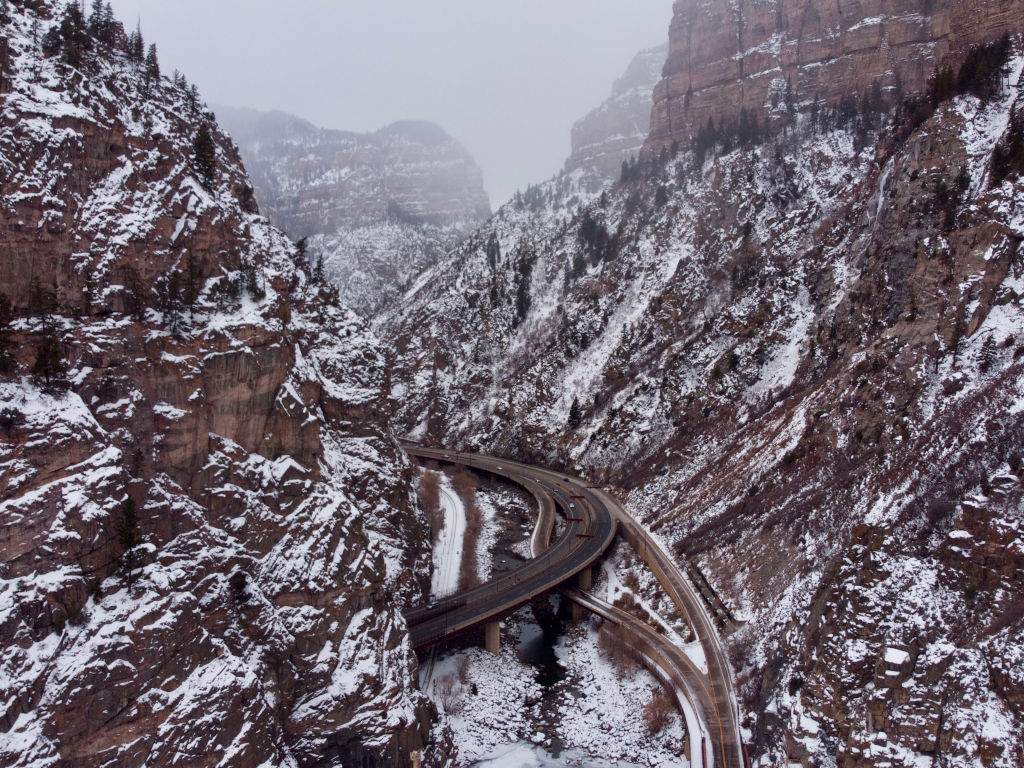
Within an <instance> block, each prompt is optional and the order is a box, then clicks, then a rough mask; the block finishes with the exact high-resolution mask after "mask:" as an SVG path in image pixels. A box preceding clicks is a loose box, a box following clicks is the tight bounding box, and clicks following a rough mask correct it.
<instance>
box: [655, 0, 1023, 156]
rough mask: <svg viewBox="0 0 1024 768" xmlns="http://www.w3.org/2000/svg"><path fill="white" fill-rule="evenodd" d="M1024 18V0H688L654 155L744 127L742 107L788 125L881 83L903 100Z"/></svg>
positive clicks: (673, 34) (662, 95)
mask: <svg viewBox="0 0 1024 768" xmlns="http://www.w3.org/2000/svg"><path fill="white" fill-rule="evenodd" d="M1022 16H1024V3H1022V2H1021V0H984V2H976V0H900V2H896V3H892V2H882V1H881V0H868V1H867V2H836V3H825V4H823V3H820V2H814V1H813V0H743V1H742V2H738V3H726V2H721V0H677V1H676V3H675V6H674V15H673V19H672V26H671V29H670V31H669V53H668V61H667V63H666V65H665V77H664V79H663V80H662V82H661V83H659V84H658V87H657V88H656V89H655V92H654V112H653V115H652V118H651V136H650V140H649V142H648V144H647V151H648V152H650V153H657V152H660V151H661V149H662V148H663V147H667V146H670V145H671V144H672V143H673V142H680V143H682V144H686V145H688V144H689V142H690V140H691V139H692V138H693V137H694V135H696V132H697V131H698V130H699V129H700V128H702V127H704V126H705V125H706V124H707V122H708V120H709V119H710V120H713V121H714V123H715V125H717V126H721V125H723V123H724V124H727V125H729V124H731V125H733V126H735V125H736V124H737V123H738V121H739V118H740V110H741V109H746V110H748V111H749V112H750V113H751V114H756V115H758V116H759V119H760V120H761V121H762V123H764V122H769V123H773V124H775V125H777V126H781V125H783V124H785V123H787V122H788V120H789V119H790V116H791V115H792V112H793V110H794V109H795V108H796V106H798V105H804V106H806V105H808V104H810V103H812V102H814V101H820V102H822V103H824V104H831V105H835V104H837V103H839V101H840V100H841V99H842V98H844V97H849V96H853V97H858V98H859V97H860V96H861V95H862V94H864V93H865V92H866V91H869V90H870V89H872V87H873V86H874V85H875V84H876V83H877V84H878V85H879V86H880V88H881V89H882V90H883V92H884V94H885V95H886V96H887V97H889V98H890V99H891V100H892V102H893V103H895V102H896V101H898V100H899V99H900V98H901V97H902V94H904V93H911V92H919V91H922V90H923V89H924V87H925V85H926V84H927V81H928V79H929V78H930V77H931V76H932V74H933V72H934V71H935V69H936V67H940V66H945V65H947V64H949V63H959V61H960V60H962V58H963V55H964V52H965V51H966V49H967V48H969V47H971V46H972V45H977V44H980V43H987V42H991V41H992V40H994V39H995V38H997V37H998V36H999V35H1001V34H1002V33H1003V31H1004V30H1006V29H1007V28H1008V27H1015V26H1017V25H1019V23H1020V19H1021V17H1022Z"/></svg>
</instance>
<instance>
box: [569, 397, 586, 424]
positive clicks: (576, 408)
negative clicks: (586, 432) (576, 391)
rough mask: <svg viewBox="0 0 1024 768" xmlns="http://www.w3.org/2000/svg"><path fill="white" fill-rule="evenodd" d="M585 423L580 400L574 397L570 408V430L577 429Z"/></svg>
mask: <svg viewBox="0 0 1024 768" xmlns="http://www.w3.org/2000/svg"><path fill="white" fill-rule="evenodd" d="M582 422H583V413H582V412H581V411H580V399H579V398H578V397H574V398H573V399H572V406H570V408H569V421H568V425H569V429H576V427H578V426H579V425H580V424H581V423H582Z"/></svg>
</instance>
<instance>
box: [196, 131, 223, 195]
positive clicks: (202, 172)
mask: <svg viewBox="0 0 1024 768" xmlns="http://www.w3.org/2000/svg"><path fill="white" fill-rule="evenodd" d="M216 150H217V148H216V145H215V144H214V143H213V133H212V132H211V131H210V124H209V123H205V122H204V123H203V124H202V125H200V126H199V130H198V131H197V132H196V138H195V140H194V141H193V142H192V154H193V159H194V161H195V166H196V172H197V173H198V174H199V177H200V179H202V181H203V184H204V185H205V186H206V187H207V189H209V188H211V187H212V186H213V182H214V180H215V178H216V174H217V151H216Z"/></svg>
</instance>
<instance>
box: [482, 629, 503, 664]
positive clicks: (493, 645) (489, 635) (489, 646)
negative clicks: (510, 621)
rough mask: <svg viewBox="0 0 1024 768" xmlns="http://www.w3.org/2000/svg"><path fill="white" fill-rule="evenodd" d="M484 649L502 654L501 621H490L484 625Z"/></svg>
mask: <svg viewBox="0 0 1024 768" xmlns="http://www.w3.org/2000/svg"><path fill="white" fill-rule="evenodd" d="M484 650H486V651H487V652H488V653H493V654H494V655H495V656H500V655H501V622H499V621H489V622H487V624H486V625H485V626H484Z"/></svg>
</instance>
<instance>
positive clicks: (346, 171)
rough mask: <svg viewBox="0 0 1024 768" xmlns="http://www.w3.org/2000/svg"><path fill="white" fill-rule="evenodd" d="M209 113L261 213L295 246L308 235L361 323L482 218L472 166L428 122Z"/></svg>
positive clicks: (486, 209) (481, 196)
mask: <svg viewBox="0 0 1024 768" xmlns="http://www.w3.org/2000/svg"><path fill="white" fill-rule="evenodd" d="M217 112H218V115H219V116H220V119H221V120H222V121H223V123H224V125H225V126H226V127H227V129H228V131H229V132H230V133H231V135H232V136H233V137H234V139H235V140H236V141H237V142H238V144H239V146H240V147H241V153H242V158H243V159H244V161H245V164H246V167H247V168H248V169H249V172H250V174H251V175H252V178H253V179H254V182H255V185H256V199H257V201H258V202H259V204H260V208H261V210H262V211H263V213H264V214H266V215H267V216H268V217H269V218H270V220H271V221H272V222H273V223H274V224H276V225H277V226H279V227H281V228H282V229H284V230H285V232H287V233H288V234H289V235H291V236H292V237H293V238H294V239H296V240H298V239H300V238H309V243H308V245H309V248H310V251H311V252H313V253H315V254H316V255H317V256H316V257H317V258H321V257H322V259H323V269H324V271H325V273H326V275H327V277H328V278H329V279H330V280H331V281H332V282H333V283H334V284H335V285H336V286H338V289H339V291H340V292H341V299H342V300H343V301H344V302H345V303H346V304H347V305H348V306H351V307H352V308H354V309H356V310H357V311H359V312H361V313H362V314H364V315H365V316H372V315H375V314H376V313H377V312H379V311H380V310H381V309H383V308H384V307H387V306H389V305H391V304H392V303H394V302H395V301H396V300H397V299H398V298H399V297H400V296H401V295H402V294H403V293H404V292H405V290H406V289H407V288H409V286H410V285H411V284H412V282H413V281H414V280H415V278H416V277H418V276H419V274H420V273H421V272H423V270H424V269H426V268H427V267H430V266H432V265H433V264H435V263H436V261H437V260H438V259H439V258H440V257H441V255H442V254H444V253H446V252H447V251H449V250H450V249H451V248H453V247H454V246H455V245H457V244H458V243H459V242H461V240H462V238H463V237H465V235H466V234H467V233H468V232H469V231H471V230H472V229H473V228H474V227H475V226H476V225H477V224H478V223H479V222H481V221H482V220H484V219H486V218H487V217H488V216H489V215H490V204H489V202H488V198H487V193H486V192H485V191H484V187H483V177H482V174H481V172H480V169H479V168H478V167H477V165H476V163H475V162H474V161H473V159H472V157H470V155H469V153H468V152H467V151H466V150H465V149H464V148H463V147H462V146H461V145H460V144H459V143H458V142H456V141H455V140H454V139H452V138H451V137H449V136H448V135H447V134H445V132H444V131H443V130H442V129H441V128H439V127H438V126H436V125H433V124H431V123H422V122H402V123H395V124H394V125H390V126H388V127H386V128H383V129H381V130H380V131H377V132H376V133H373V134H358V133H350V132H345V131H331V130H325V129H320V128H316V127H314V126H313V125H311V124H310V123H307V122H306V121H304V120H300V119H299V118H297V117H293V116H291V115H287V114H284V113H281V112H269V113H266V112H256V111H254V110H246V109H231V108H227V107H221V108H218V110H217Z"/></svg>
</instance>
